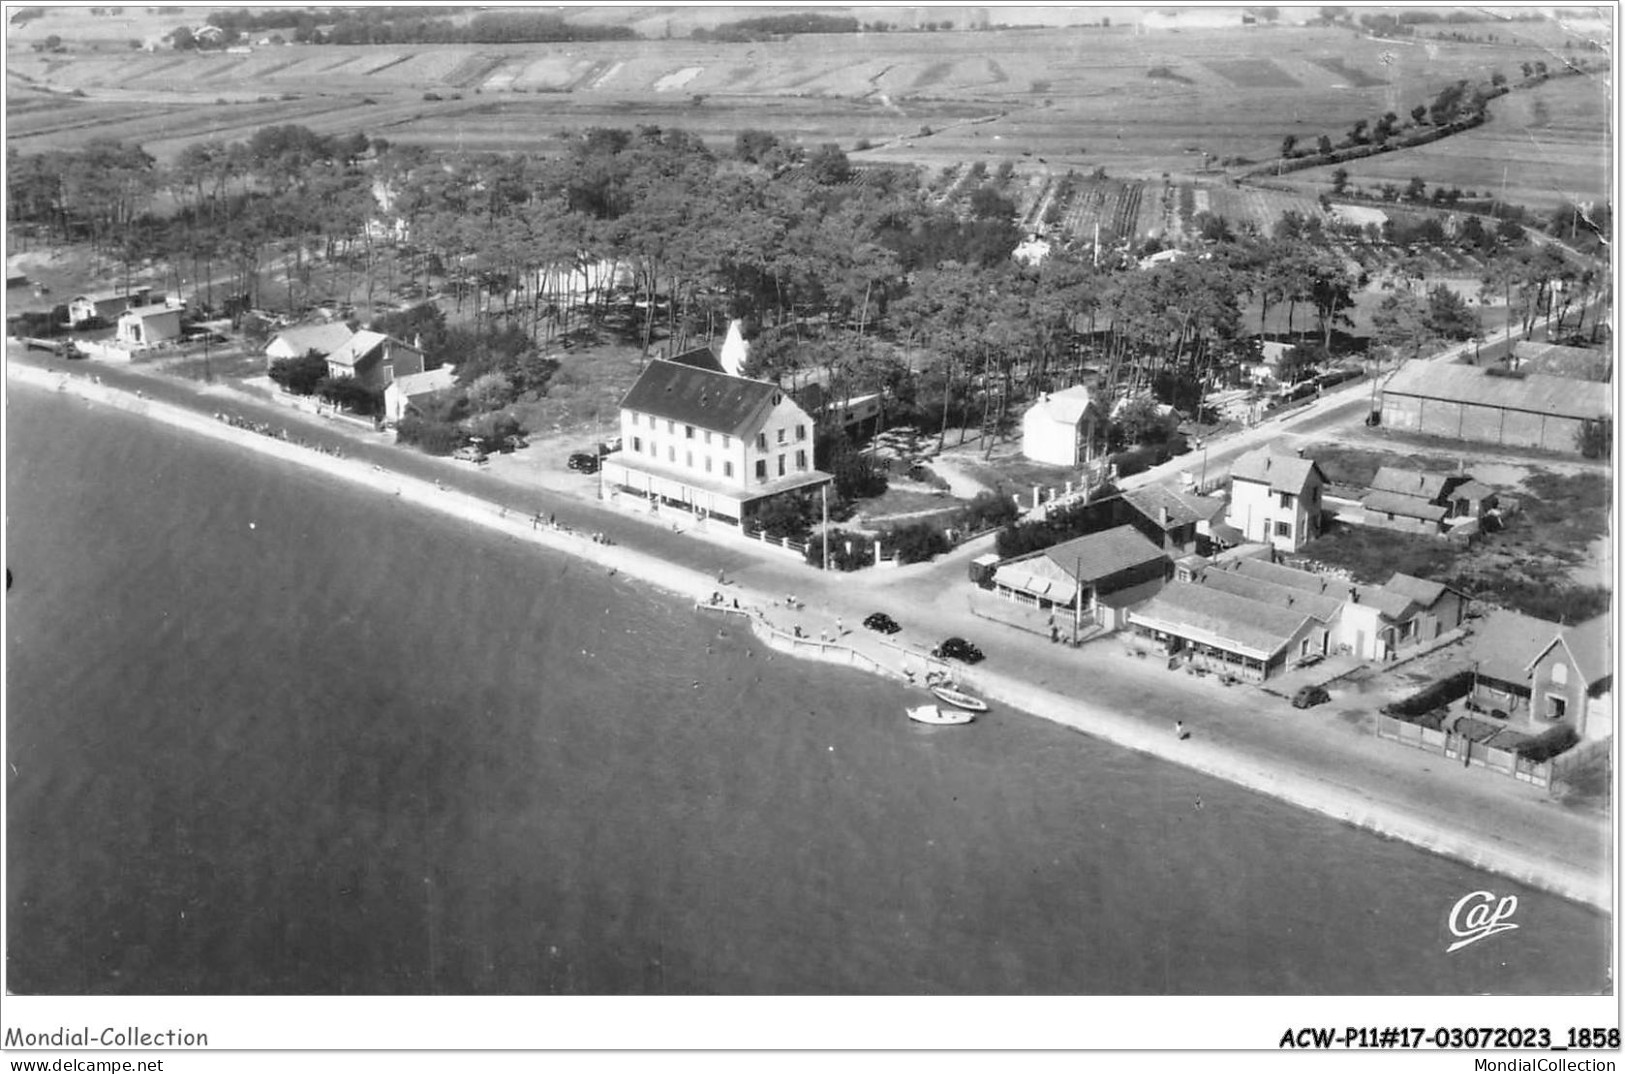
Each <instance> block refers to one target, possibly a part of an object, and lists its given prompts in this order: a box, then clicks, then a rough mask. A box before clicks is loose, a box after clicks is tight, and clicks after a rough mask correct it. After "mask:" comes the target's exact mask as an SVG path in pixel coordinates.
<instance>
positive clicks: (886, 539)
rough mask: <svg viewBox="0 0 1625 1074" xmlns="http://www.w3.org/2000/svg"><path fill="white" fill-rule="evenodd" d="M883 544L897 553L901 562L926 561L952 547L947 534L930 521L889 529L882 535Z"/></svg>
mask: <svg viewBox="0 0 1625 1074" xmlns="http://www.w3.org/2000/svg"><path fill="white" fill-rule="evenodd" d="M881 544H882V547H889V548H891V549H892V550H893V551H895V552H896V553H897V561H898V562H899V563H925V562H927V561H929V560H932V559H935V558H936V557H937V556H939V555H942V554H943V553H944V552H947V551H949V550H950V548H951V547H952V546H951V545H949V543H948V537H947V535H946V534H944V533H943V532H942V530H940V529H938V528H937V527H936V526H933V525H932V524H931V523H929V522H911V523H908V524H907V525H903V526H898V527H896V528H895V529H892V530H889V531H887V532H886V533H885V534H884V535H883V536H882V537H881Z"/></svg>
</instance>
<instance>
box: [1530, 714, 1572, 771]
mask: <svg viewBox="0 0 1625 1074" xmlns="http://www.w3.org/2000/svg"><path fill="white" fill-rule="evenodd" d="M1579 741H1580V735H1579V732H1577V731H1575V730H1574V728H1572V727H1570V726H1569V725H1568V724H1566V723H1560V724H1558V725H1557V726H1556V727H1554V728H1552V729H1551V730H1549V731H1543V732H1541V733H1540V734H1538V735H1536V736H1535V737H1534V738H1531V739H1529V740H1528V741H1526V742H1522V743H1520V744H1519V745H1518V756H1519V757H1522V758H1523V759H1524V760H1526V761H1533V762H1535V763H1536V764H1539V763H1541V762H1542V761H1549V760H1551V759H1552V758H1553V757H1556V756H1557V755H1558V754H1560V753H1566V752H1568V751H1569V750H1570V749H1572V748H1573V747H1574V744H1575V743H1577V742H1579Z"/></svg>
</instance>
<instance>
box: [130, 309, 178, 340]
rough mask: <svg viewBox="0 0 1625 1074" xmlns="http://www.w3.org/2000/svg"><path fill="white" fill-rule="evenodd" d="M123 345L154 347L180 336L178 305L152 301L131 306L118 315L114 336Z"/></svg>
mask: <svg viewBox="0 0 1625 1074" xmlns="http://www.w3.org/2000/svg"><path fill="white" fill-rule="evenodd" d="M114 338H115V339H116V340H117V342H118V343H119V344H120V345H121V346H125V347H155V346H157V345H158V344H160V343H171V342H173V341H175V340H177V339H180V338H181V311H180V309H179V308H178V307H175V306H167V305H164V304H163V303H154V304H152V305H147V306H131V307H130V308H129V309H127V310H125V311H124V312H123V313H121V314H119V317H118V332H117V335H116V336H115V337H114Z"/></svg>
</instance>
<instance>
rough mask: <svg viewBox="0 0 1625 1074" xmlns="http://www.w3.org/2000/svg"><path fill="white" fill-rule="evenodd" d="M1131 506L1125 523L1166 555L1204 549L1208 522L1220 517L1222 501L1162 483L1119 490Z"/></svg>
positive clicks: (1210, 534) (1209, 531) (1206, 544)
mask: <svg viewBox="0 0 1625 1074" xmlns="http://www.w3.org/2000/svg"><path fill="white" fill-rule="evenodd" d="M1123 503H1124V504H1125V505H1126V506H1127V507H1129V508H1130V509H1131V511H1130V514H1129V516H1128V522H1129V524H1130V525H1132V526H1134V527H1135V528H1136V529H1138V530H1139V531H1140V532H1141V533H1143V534H1145V536H1147V537H1149V538H1150V539H1151V540H1152V541H1154V542H1155V543H1156V544H1157V545H1158V546H1159V547H1161V548H1162V550H1163V551H1165V552H1167V553H1168V554H1169V555H1170V556H1174V557H1176V558H1177V557H1179V556H1183V555H1186V554H1188V553H1191V552H1202V551H1206V550H1207V548H1208V547H1209V546H1210V544H1211V537H1212V531H1211V526H1212V524H1213V523H1214V522H1215V521H1217V520H1218V519H1220V518H1222V517H1223V516H1224V501H1223V500H1220V499H1215V498H1212V497H1207V496H1195V495H1192V494H1190V493H1184V492H1176V491H1174V490H1173V489H1170V488H1167V487H1166V486H1163V485H1144V486H1142V487H1140V488H1137V489H1130V490H1129V491H1127V492H1125V493H1123Z"/></svg>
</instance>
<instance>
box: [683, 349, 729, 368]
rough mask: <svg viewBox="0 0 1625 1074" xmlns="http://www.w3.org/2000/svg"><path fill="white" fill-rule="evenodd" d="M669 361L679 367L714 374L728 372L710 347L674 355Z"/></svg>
mask: <svg viewBox="0 0 1625 1074" xmlns="http://www.w3.org/2000/svg"><path fill="white" fill-rule="evenodd" d="M669 360H670V361H673V362H676V363H677V364H678V365H688V366H693V367H694V368H695V369H704V370H708V371H709V372H712V373H725V372H727V370H725V369H723V368H722V359H720V358H718V357H717V352H716V351H714V350H712V349H711V348H710V347H696V348H694V349H693V350H691V351H684V352H683V353H682V354H674V355H672V356H671V358H670V359H669Z"/></svg>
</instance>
